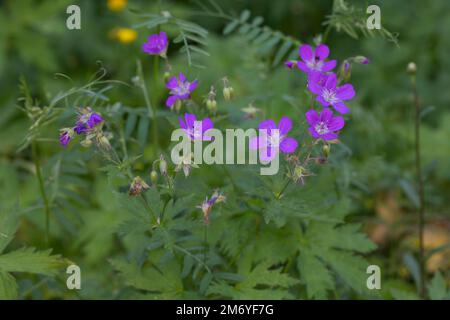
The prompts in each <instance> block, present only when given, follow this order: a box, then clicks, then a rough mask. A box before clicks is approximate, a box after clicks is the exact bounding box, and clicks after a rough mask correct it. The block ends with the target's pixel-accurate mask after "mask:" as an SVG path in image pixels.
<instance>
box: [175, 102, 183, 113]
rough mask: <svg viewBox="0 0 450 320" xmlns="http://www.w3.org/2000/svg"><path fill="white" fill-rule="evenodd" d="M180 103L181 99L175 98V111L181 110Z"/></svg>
mask: <svg viewBox="0 0 450 320" xmlns="http://www.w3.org/2000/svg"><path fill="white" fill-rule="evenodd" d="M181 104H182V102H181V100H177V101H176V102H175V111H176V112H179V111H180V110H181Z"/></svg>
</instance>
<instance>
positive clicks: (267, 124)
mask: <svg viewBox="0 0 450 320" xmlns="http://www.w3.org/2000/svg"><path fill="white" fill-rule="evenodd" d="M258 128H259V129H260V130H264V129H265V130H267V133H270V130H271V129H276V128H277V125H276V124H275V121H273V120H272V119H267V120H264V121H263V122H261V123H260V124H259V126H258Z"/></svg>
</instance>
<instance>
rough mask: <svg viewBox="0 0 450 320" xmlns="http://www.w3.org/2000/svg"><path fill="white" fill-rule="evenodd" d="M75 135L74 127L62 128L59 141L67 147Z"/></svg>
mask: <svg viewBox="0 0 450 320" xmlns="http://www.w3.org/2000/svg"><path fill="white" fill-rule="evenodd" d="M72 137H73V130H72V129H68V128H66V129H61V132H60V134H59V143H60V144H61V145H62V146H63V147H65V146H67V145H68V144H69V142H70V140H72Z"/></svg>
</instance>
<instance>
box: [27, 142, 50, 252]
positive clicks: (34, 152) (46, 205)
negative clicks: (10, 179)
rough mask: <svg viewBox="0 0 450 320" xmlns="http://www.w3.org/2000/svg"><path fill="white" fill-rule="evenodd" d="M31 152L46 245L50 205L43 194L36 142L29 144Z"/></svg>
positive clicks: (48, 237)
mask: <svg viewBox="0 0 450 320" xmlns="http://www.w3.org/2000/svg"><path fill="white" fill-rule="evenodd" d="M31 152H32V157H33V162H34V166H35V168H36V176H37V179H38V183H39V191H40V193H41V197H42V200H43V201H44V212H45V241H46V242H47V243H48V242H49V241H50V205H49V201H48V198H47V194H46V193H45V184H44V179H43V177H42V172H41V163H40V160H39V151H38V146H37V143H36V142H34V141H33V142H32V144H31Z"/></svg>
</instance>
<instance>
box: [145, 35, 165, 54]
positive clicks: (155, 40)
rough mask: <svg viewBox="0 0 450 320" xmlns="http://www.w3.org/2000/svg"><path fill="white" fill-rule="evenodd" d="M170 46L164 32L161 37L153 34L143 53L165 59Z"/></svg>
mask: <svg viewBox="0 0 450 320" xmlns="http://www.w3.org/2000/svg"><path fill="white" fill-rule="evenodd" d="M168 44H169V41H168V39H167V34H166V33H165V32H164V31H161V32H160V33H159V35H158V34H152V35H151V36H149V37H148V39H147V42H146V43H144V44H143V45H142V51H144V52H145V53H148V54H152V55H160V56H162V57H165V56H166V52H167V46H168Z"/></svg>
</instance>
